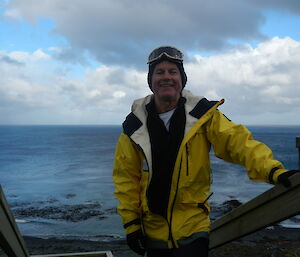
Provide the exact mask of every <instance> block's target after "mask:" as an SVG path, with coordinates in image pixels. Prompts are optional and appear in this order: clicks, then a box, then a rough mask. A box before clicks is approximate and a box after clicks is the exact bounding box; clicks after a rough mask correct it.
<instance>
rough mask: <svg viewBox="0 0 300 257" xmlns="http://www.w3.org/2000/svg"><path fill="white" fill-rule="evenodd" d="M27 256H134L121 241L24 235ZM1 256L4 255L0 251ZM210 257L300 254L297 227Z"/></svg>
mask: <svg viewBox="0 0 300 257" xmlns="http://www.w3.org/2000/svg"><path fill="white" fill-rule="evenodd" d="M24 240H25V244H26V247H27V249H28V251H29V253H30V255H38V254H50V253H51V254H54V253H56V254H57V253H74V252H91V251H108V250H110V251H111V252H112V253H113V256H114V257H137V256H138V255H136V254H135V253H133V252H132V251H131V250H130V249H129V248H128V246H127V245H126V242H125V241H124V240H115V241H111V242H96V241H88V240H68V239H57V238H49V239H41V238H36V237H28V236H24ZM0 256H5V255H3V254H1V251H0ZM209 256H210V257H283V256H287V257H292V256H300V229H295V228H284V227H280V226H275V227H271V228H268V229H263V230H261V231H258V232H256V233H253V234H251V235H249V236H246V237H244V238H242V239H240V240H237V241H234V242H231V243H228V244H226V245H223V246H221V247H219V248H217V249H213V250H211V251H210V255H209Z"/></svg>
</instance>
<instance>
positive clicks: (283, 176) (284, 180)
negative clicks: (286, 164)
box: [278, 170, 300, 187]
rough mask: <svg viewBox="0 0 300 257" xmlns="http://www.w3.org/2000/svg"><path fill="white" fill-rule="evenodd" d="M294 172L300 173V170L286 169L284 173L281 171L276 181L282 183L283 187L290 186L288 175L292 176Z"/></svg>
mask: <svg viewBox="0 0 300 257" xmlns="http://www.w3.org/2000/svg"><path fill="white" fill-rule="evenodd" d="M296 173H300V170H288V171H287V172H285V173H282V174H280V175H279V176H278V182H279V183H281V184H282V185H284V186H285V187H290V186H291V181H290V179H289V177H290V176H293V175H294V174H296Z"/></svg>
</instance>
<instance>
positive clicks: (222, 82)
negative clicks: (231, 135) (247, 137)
mask: <svg viewBox="0 0 300 257" xmlns="http://www.w3.org/2000/svg"><path fill="white" fill-rule="evenodd" d="M299 66H300V43H299V42H297V41H294V40H292V39H291V38H288V37H287V38H284V39H280V38H273V39H272V40H269V41H267V42H264V43H261V44H259V45H258V47H257V48H251V47H250V46H249V47H248V49H246V48H245V49H244V50H236V51H233V52H229V53H226V54H222V55H218V56H212V57H208V58H205V57H201V56H195V60H194V61H193V62H191V63H189V64H187V65H186V70H187V72H189V74H190V76H189V77H188V78H189V79H188V80H189V86H188V87H187V88H190V89H191V90H192V91H193V92H196V93H197V94H201V95H210V96H213V97H216V98H219V99H220V98H225V104H224V108H225V110H226V111H227V112H228V113H230V114H232V115H233V116H237V117H239V119H241V120H244V121H250V120H252V118H251V117H250V116H252V117H256V116H257V115H258V114H261V113H273V114H274V115H275V114H276V115H278V114H282V115H285V114H286V113H288V112H290V113H291V112H292V113H294V115H295V117H297V115H298V114H297V113H298V112H299V111H300V74H299V70H298V67H299ZM217 100H218V99H217ZM222 108H223V107H222ZM248 117H250V119H248ZM260 122H263V120H262V121H260ZM265 122H270V120H268V119H267V118H266V120H265ZM293 122H295V123H297V121H296V120H295V119H294V120H293Z"/></svg>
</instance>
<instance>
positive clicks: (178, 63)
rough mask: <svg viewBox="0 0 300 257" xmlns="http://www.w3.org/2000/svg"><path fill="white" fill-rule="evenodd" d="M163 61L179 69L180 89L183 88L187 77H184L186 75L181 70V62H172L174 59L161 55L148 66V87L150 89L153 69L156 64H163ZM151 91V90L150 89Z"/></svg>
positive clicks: (182, 69)
mask: <svg viewBox="0 0 300 257" xmlns="http://www.w3.org/2000/svg"><path fill="white" fill-rule="evenodd" d="M163 61H168V62H172V63H175V64H176V65H177V67H178V69H179V72H180V75H181V82H182V89H183V88H184V87H185V84H186V82H187V76H186V73H185V71H184V68H183V63H182V61H177V60H174V59H171V58H169V57H168V56H166V55H162V57H161V58H160V59H158V60H157V61H155V62H152V63H150V64H149V71H148V78H147V80H148V85H149V87H150V89H151V84H152V75H153V72H154V68H155V66H156V65H157V64H159V63H161V62H163ZM151 91H152V89H151Z"/></svg>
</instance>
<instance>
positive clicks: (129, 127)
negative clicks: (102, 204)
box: [113, 90, 286, 248]
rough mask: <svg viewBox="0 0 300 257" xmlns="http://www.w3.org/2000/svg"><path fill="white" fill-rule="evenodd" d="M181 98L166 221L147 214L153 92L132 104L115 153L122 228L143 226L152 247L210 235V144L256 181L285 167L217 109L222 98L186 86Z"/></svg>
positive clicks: (225, 158) (114, 177)
mask: <svg viewBox="0 0 300 257" xmlns="http://www.w3.org/2000/svg"><path fill="white" fill-rule="evenodd" d="M182 96H183V97H184V98H186V103H185V112H186V127H185V135H184V138H183V140H182V143H181V146H180V148H179V151H178V155H177V159H176V162H175V167H174V171H173V176H172V184H171V190H170V197H169V204H168V215H167V216H168V217H167V219H165V218H163V217H162V216H160V215H157V214H154V213H151V211H150V210H149V208H148V205H147V197H146V191H147V186H148V185H149V182H150V180H151V175H152V164H151V147H150V141H149V135H148V132H147V126H146V118H147V111H146V108H145V106H146V105H147V104H148V103H149V102H150V100H151V97H153V96H151V95H149V96H147V97H145V98H142V99H138V100H136V101H135V102H134V103H133V105H132V112H131V113H130V114H129V115H128V116H127V118H126V120H125V122H124V123H123V133H122V134H121V135H120V138H119V141H118V144H117V147H116V152H115V162H114V170H113V179H114V182H115V186H116V190H115V195H116V197H117V198H118V200H119V205H118V213H119V214H120V215H121V217H122V219H123V224H124V228H125V231H126V233H127V234H129V233H132V232H135V231H136V230H138V229H140V228H142V229H143V231H144V233H145V234H146V236H147V238H148V243H149V242H150V243H151V244H152V245H153V246H154V247H155V246H157V247H164V246H165V247H169V248H172V247H178V246H179V245H184V244H185V243H189V242H190V241H191V240H194V239H196V238H197V237H200V236H204V235H205V233H206V234H208V232H209V230H210V219H209V215H208V214H209V210H210V207H209V204H208V203H207V201H206V200H207V199H208V197H209V194H210V184H211V169H210V159H209V152H210V148H211V145H212V146H213V148H214V152H215V155H216V156H217V157H219V158H221V159H223V160H225V161H229V162H232V163H236V164H241V165H243V166H245V167H246V169H247V171H248V176H249V177H250V179H252V180H254V181H264V182H269V183H270V179H269V174H270V172H271V170H272V169H273V168H276V167H277V168H279V169H278V170H276V171H275V172H274V174H273V182H274V183H277V177H278V175H280V174H281V173H283V172H285V171H286V169H284V167H283V165H282V164H281V163H280V162H279V161H277V160H274V159H273V154H272V152H271V150H270V149H269V148H268V147H267V146H266V145H264V144H263V143H261V142H258V141H255V140H253V139H252V135H251V133H250V132H249V131H248V130H247V129H246V128H245V127H244V126H242V125H236V124H235V123H233V122H231V121H230V120H228V119H227V118H226V117H225V116H224V115H223V114H222V113H221V112H220V111H219V110H218V109H217V107H218V106H219V105H220V104H222V103H223V101H219V102H211V101H208V100H207V99H205V98H201V97H196V96H193V95H192V94H191V93H190V92H189V91H186V90H183V92H182ZM228 176H230V174H228Z"/></svg>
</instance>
